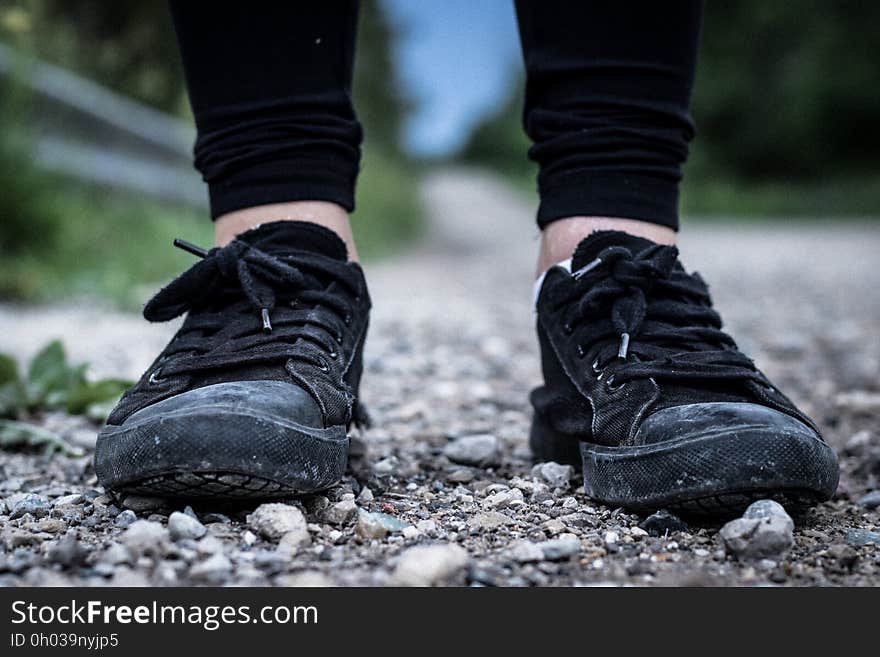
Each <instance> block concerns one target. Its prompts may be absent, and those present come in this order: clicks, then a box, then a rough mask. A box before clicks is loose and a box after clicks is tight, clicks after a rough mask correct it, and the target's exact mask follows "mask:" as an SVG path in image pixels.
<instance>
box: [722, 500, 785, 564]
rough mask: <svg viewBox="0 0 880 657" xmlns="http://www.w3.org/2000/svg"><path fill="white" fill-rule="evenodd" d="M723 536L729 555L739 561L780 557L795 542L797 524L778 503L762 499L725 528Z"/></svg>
mask: <svg viewBox="0 0 880 657" xmlns="http://www.w3.org/2000/svg"><path fill="white" fill-rule="evenodd" d="M720 536H721V540H722V541H723V542H724V547H725V550H726V551H727V552H728V554H733V555H735V556H737V557H739V558H745V559H761V558H768V557H774V556H779V555H781V554H783V553H784V552H785V551H786V550H788V549H789V548H790V547H791V546H792V544H793V543H794V521H793V520H792V519H791V517H790V516H789V515H788V513H786V511H785V509H784V508H783V507H782V505H780V504H779V503H777V502H774V501H772V500H759V501H758V502H755V503H754V504H752V505H751V506H749V508H747V509H746V511H745V513H744V514H743V516H742V517H741V518H737V519H736V520H731V521H730V522H728V523H727V524H726V525H724V527H722V528H721V532H720Z"/></svg>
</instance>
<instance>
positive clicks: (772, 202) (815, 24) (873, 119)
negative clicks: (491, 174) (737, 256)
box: [462, 0, 880, 216]
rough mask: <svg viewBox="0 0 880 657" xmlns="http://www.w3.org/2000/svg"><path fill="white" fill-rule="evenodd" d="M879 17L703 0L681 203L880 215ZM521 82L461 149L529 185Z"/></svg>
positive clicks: (708, 209)
mask: <svg viewBox="0 0 880 657" xmlns="http://www.w3.org/2000/svg"><path fill="white" fill-rule="evenodd" d="M877 26H880V3H868V2H857V1H855V0H842V1H841V0H804V1H802V2H761V1H759V0H740V1H739V2H730V3H720V2H710V3H707V4H706V11H705V18H704V29H703V35H702V43H701V50H700V63H699V67H698V72H697V82H696V88H695V90H694V99H693V115H694V118H695V121H696V124H697V129H698V136H697V138H696V140H695V141H694V142H693V144H692V148H691V157H690V159H689V161H688V164H687V165H686V168H685V182H684V186H683V196H682V204H683V208H684V210H685V211H686V212H689V213H695V214H722V215H727V216H731V215H740V214H745V215H748V214H769V215H794V214H797V215H805V216H809V215H816V216H819V215H828V214H836V213H841V214H855V215H863V216H878V215H880V158H878V156H877V154H878V153H880V131H878V130H877V129H876V126H877V124H878V121H880V29H877ZM520 86H521V85H518V86H517V88H516V89H515V90H514V91H513V92H512V94H511V96H510V98H509V99H508V101H507V102H506V103H505V104H504V105H503V106H502V107H501V108H499V110H498V111H497V112H496V113H495V114H494V115H493V116H491V117H489V118H488V119H487V120H486V121H484V122H483V124H482V125H481V126H480V127H479V128H478V129H477V130H476V131H475V133H474V134H473V136H472V137H471V139H470V141H469V143H468V144H467V146H466V148H465V149H464V151H463V153H462V158H463V159H464V160H465V161H468V162H474V163H480V164H487V165H489V166H492V167H494V168H497V169H498V170H500V171H502V172H504V173H506V174H507V175H509V176H510V177H511V178H512V179H514V180H516V181H517V182H518V183H520V184H521V185H522V186H524V187H526V186H527V187H528V189H531V190H534V187H535V182H534V176H535V173H536V168H535V166H534V164H532V163H531V162H529V161H527V159H526V156H525V152H526V149H527V148H528V146H529V142H528V140H527V139H526V137H525V136H524V135H523V133H522V127H521V115H522V93H521V91H520V88H519V87H520Z"/></svg>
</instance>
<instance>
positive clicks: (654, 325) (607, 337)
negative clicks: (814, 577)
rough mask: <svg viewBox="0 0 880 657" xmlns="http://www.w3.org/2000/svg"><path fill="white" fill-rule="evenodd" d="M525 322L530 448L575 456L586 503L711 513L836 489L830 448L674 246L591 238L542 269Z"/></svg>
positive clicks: (604, 235)
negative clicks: (535, 354)
mask: <svg viewBox="0 0 880 657" xmlns="http://www.w3.org/2000/svg"><path fill="white" fill-rule="evenodd" d="M537 316H538V327H537V328H538V339H539V341H540V346H541V354H542V367H543V371H544V381H545V382H544V385H543V386H541V387H539V388H536V389H535V390H534V391H533V392H532V395H531V401H532V404H533V406H534V409H535V413H534V419H533V423H532V430H531V437H530V442H531V447H532V451H533V452H534V454H535V456H536V457H537V458H539V459H541V460H553V461H559V462H564V463H571V464H573V465H578V466H579V465H580V464H581V462H582V463H583V472H584V487H585V489H586V492H587V494H588V495H589V496H590V497H592V498H593V499H595V500H597V501H599V502H603V503H605V504H608V505H611V506H622V507H627V508H632V509H639V510H648V509H658V508H672V509H677V510H679V511H684V512H690V513H708V514H715V513H725V512H733V511H738V510H740V509H742V508H744V507H745V506H747V505H748V504H749V503H751V502H752V501H754V500H755V499H760V498H773V499H777V500H779V501H781V502H783V503H786V504H789V505H794V506H796V507H804V506H809V505H812V504H814V503H816V502H818V501H821V500H826V499H829V498H830V497H831V495H832V494H833V493H834V491H835V490H836V488H837V480H838V475H839V469H838V463H837V457H836V456H835V454H834V451H833V450H832V449H831V448H830V447H829V446H828V445H827V444H825V442H823V441H822V438H821V437H820V435H819V430H818V429H817V428H816V425H815V424H813V422H812V421H811V420H810V418H808V417H807V416H806V415H804V414H803V413H801V412H800V411H799V410H798V409H797V408H795V406H794V405H793V404H792V402H791V401H790V400H789V399H788V398H787V397H786V396H785V395H783V394H782V393H781V392H780V391H779V390H778V389H777V388H776V387H775V386H774V385H773V384H771V383H770V382H769V381H768V380H767V378H766V377H765V376H764V375H763V374H762V373H761V372H760V371H758V369H757V368H756V367H755V365H754V363H753V362H752V361H751V360H750V359H749V358H747V357H746V356H744V355H743V354H742V353H741V352H740V351H739V350H738V349H737V346H736V344H735V343H734V341H733V339H732V338H730V336H728V335H727V334H726V333H724V332H723V331H722V330H721V318H720V317H719V315H718V313H717V312H715V310H713V309H712V302H711V299H710V297H709V291H708V288H707V287H706V284H705V283H704V282H703V280H702V278H700V276H699V274H696V273H694V274H688V273H687V272H686V271H685V270H684V268H683V267H682V266H681V264H680V263H679V262H678V250H677V249H676V248H675V247H673V246H664V245H659V244H655V243H653V242H651V241H649V240H646V239H642V238H638V237H634V236H631V235H628V234H626V233H621V232H616V231H604V232H599V233H594V234H593V235H590V236H589V237H588V238H587V239H585V240H583V241H582V242H581V243H580V245H579V246H578V248H577V250H576V252H575V254H574V257H573V258H572V261H571V265H570V268H566V267H564V266H556V267H553V268H552V269H550V271H548V272H547V274H546V275H545V277H544V280H543V282H542V283H541V286H540V292H539V295H538V299H537Z"/></svg>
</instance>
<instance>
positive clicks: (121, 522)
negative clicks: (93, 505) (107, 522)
mask: <svg viewBox="0 0 880 657" xmlns="http://www.w3.org/2000/svg"><path fill="white" fill-rule="evenodd" d="M137 519H138V517H137V514H135V512H134V511H132V510H131V509H126V510H125V511H123V512H122V513H120V514H119V515H118V516H116V520H115V521H114V522H115V523H116V526H117V527H128V526H129V525H130V524H131V523H133V522H135V521H136V520H137Z"/></svg>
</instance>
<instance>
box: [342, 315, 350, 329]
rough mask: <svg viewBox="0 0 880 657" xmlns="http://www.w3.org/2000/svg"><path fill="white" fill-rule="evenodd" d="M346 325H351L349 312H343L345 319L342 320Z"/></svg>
mask: <svg viewBox="0 0 880 657" xmlns="http://www.w3.org/2000/svg"><path fill="white" fill-rule="evenodd" d="M343 321H344V322H345V325H346V326H351V313H346V314H345V319H344V320H343Z"/></svg>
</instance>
